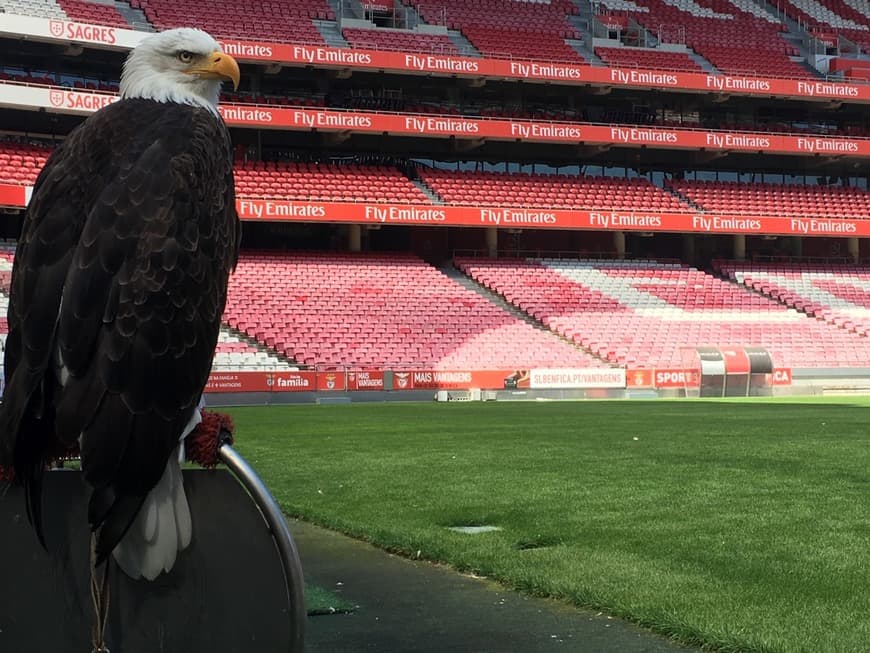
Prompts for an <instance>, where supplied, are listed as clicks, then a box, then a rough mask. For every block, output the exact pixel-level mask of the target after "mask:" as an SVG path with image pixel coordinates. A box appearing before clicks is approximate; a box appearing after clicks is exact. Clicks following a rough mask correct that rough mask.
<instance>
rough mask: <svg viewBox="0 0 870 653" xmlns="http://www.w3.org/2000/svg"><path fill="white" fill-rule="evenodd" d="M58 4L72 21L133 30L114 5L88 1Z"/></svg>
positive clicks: (59, 1) (64, 0)
mask: <svg viewBox="0 0 870 653" xmlns="http://www.w3.org/2000/svg"><path fill="white" fill-rule="evenodd" d="M57 4H58V5H60V8H61V9H63V12H64V13H65V14H66V15H67V16H68V17H69V19H70V20H74V21H76V22H79V23H93V24H94V25H109V26H111V27H122V28H124V29H132V27H131V26H130V23H128V22H127V20H126V19H125V18H124V17H123V16H122V15H121V12H119V11H118V10H117V9H116V8H115V7H114V6H112V5H107V4H103V3H97V2H88V0H57Z"/></svg>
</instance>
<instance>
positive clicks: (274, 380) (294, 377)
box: [205, 371, 343, 393]
mask: <svg viewBox="0 0 870 653" xmlns="http://www.w3.org/2000/svg"><path fill="white" fill-rule="evenodd" d="M317 381H318V379H317V373H316V372H307V371H303V372H212V373H211V374H210V375H209V377H208V382H207V383H206V386H205V392H207V393H209V392H213V393H218V392H220V393H226V392H313V391H314V390H317V389H318V384H317ZM342 383H343V381H342ZM320 389H323V390H326V389H331V388H326V387H324V388H320Z"/></svg>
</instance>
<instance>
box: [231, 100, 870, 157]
mask: <svg viewBox="0 0 870 653" xmlns="http://www.w3.org/2000/svg"><path fill="white" fill-rule="evenodd" d="M220 112H221V114H222V115H223V117H224V120H226V122H227V124H229V125H232V126H237V127H266V128H272V129H287V130H314V131H326V132H353V133H372V134H391V135H396V136H418V137H444V136H453V137H455V138H459V139H471V140H474V139H489V140H499V141H520V140H522V141H527V142H538V143H564V144H573V145H579V144H586V145H617V146H620V145H621V146H626V147H642V146H646V147H650V146H652V147H655V148H659V149H685V150H711V151H722V152H769V153H772V154H825V155H837V156H859V157H868V156H870V139H867V138H845V137H837V136H796V135H792V134H770V133H764V134H753V133H736V132H726V131H705V130H694V129H667V128H662V127H630V126H626V125H591V124H586V123H566V122H535V121H531V120H509V119H494V118H463V117H456V116H427V115H422V114H390V113H374V112H353V111H335V110H329V109H304V108H280V107H255V106H250V107H247V106H244V105H223V106H221V107H220Z"/></svg>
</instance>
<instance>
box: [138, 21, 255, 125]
mask: <svg viewBox="0 0 870 653" xmlns="http://www.w3.org/2000/svg"><path fill="white" fill-rule="evenodd" d="M224 80H231V81H232V82H233V87H234V88H238V86H239V64H237V63H236V60H235V59H233V58H232V57H231V56H230V55H228V54H224V53H223V52H221V46H220V44H219V43H218V42H217V41H215V40H214V39H213V38H212V37H211V36H210V35H209V34H207V33H206V32H203V31H202V30H199V29H193V28H189V27H183V28H179V29H171V30H167V31H165V32H160V33H159V34H154V35H153V36H149V37H147V38H145V39H143V40H142V42H141V43H139V45H138V46H136V47H135V48H134V49H133V50H132V51H131V52H130V54H129V55H128V56H127V61H126V62H124V72H123V74H122V75H121V97H122V98H144V99H147V100H156V101H157V102H178V103H181V104H192V105H197V106H201V107H205V108H206V109H209V110H210V111H212V112H214V113H217V104H218V97H219V96H220V89H221V82H222V81H224Z"/></svg>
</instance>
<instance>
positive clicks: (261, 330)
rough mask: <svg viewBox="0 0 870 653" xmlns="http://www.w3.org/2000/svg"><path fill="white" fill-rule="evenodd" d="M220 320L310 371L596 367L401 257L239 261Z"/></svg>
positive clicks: (255, 257) (248, 256) (249, 257)
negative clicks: (320, 369)
mask: <svg viewBox="0 0 870 653" xmlns="http://www.w3.org/2000/svg"><path fill="white" fill-rule="evenodd" d="M224 317H225V320H226V322H227V323H228V324H229V325H230V326H231V327H232V328H234V329H238V330H239V331H241V332H243V333H246V334H247V335H248V336H249V337H251V338H255V339H256V340H257V341H258V342H260V343H261V344H264V345H266V346H268V347H271V348H274V349H275V350H277V351H278V352H280V353H283V354H284V355H285V356H286V357H287V358H289V359H292V360H295V361H296V362H297V363H299V364H300V365H305V366H317V367H318V368H343V367H364V368H368V367H372V366H375V367H382V366H383V367H387V368H393V369H401V368H403V367H406V368H414V367H417V366H422V367H423V368H424V369H448V370H451V369H452V370H464V369H511V368H513V367H514V366H517V367H520V368H522V367H534V366H538V367H552V366H558V367H602V366H605V367H606V365H605V364H604V363H603V362H602V361H600V360H599V359H596V358H595V357H593V356H590V355H589V354H587V353H585V352H582V351H580V350H579V349H577V348H575V347H573V346H572V345H570V344H568V343H565V342H563V341H562V340H561V339H559V338H558V337H556V336H555V335H554V334H552V333H547V332H546V331H543V330H540V329H536V328H535V327H533V326H532V325H530V324H528V323H527V322H525V321H523V320H522V319H520V318H519V317H514V316H513V315H511V314H510V313H508V312H507V311H505V310H503V309H501V308H499V307H497V306H496V305H495V304H494V303H493V302H491V301H490V300H488V299H486V298H484V297H482V296H481V295H479V294H478V293H476V292H474V291H473V290H469V289H467V288H465V287H463V286H462V285H460V284H459V283H458V282H457V281H454V280H452V279H450V278H448V277H447V276H446V275H444V274H443V273H442V272H440V271H439V270H437V269H436V268H434V267H432V266H431V265H428V264H427V263H425V262H424V261H422V260H421V259H419V258H417V257H415V256H410V255H408V256H385V255H364V254H323V255H317V254H286V255H284V254H258V253H245V254H243V255H242V257H241V259H240V261H239V265H238V268H237V270H236V273H235V274H234V275H233V277H232V282H231V286H230V293H229V299H228V301H227V308H226V312H225V315H224Z"/></svg>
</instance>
